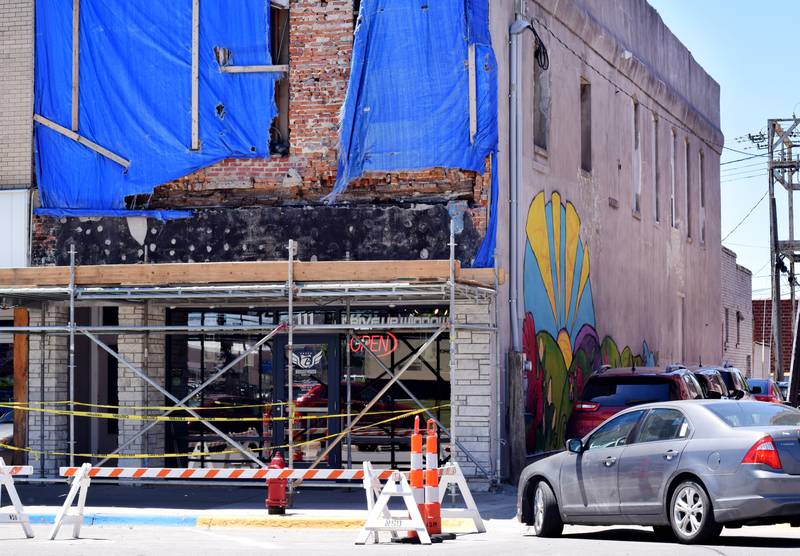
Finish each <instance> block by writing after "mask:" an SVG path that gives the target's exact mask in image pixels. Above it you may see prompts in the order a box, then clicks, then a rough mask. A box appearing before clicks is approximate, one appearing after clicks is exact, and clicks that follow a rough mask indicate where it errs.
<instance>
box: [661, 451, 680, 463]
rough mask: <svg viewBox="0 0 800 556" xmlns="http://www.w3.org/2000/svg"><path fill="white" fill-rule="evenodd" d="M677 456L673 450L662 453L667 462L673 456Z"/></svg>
mask: <svg viewBox="0 0 800 556" xmlns="http://www.w3.org/2000/svg"><path fill="white" fill-rule="evenodd" d="M677 455H678V452H676V451H675V450H667V451H666V452H665V453H664V459H665V460H667V461H672V460H673V459H674V458H675V456H677Z"/></svg>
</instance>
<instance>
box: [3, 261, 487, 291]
mask: <svg viewBox="0 0 800 556" xmlns="http://www.w3.org/2000/svg"><path fill="white" fill-rule="evenodd" d="M449 270H450V267H449V262H448V261H446V260H435V261H330V262H297V263H295V265H294V275H295V280H297V281H298V282H388V281H392V280H412V281H436V280H439V281H441V280H446V279H447V277H448V275H449ZM456 278H457V280H459V281H461V282H464V283H471V284H476V285H477V284H479V285H483V286H488V287H492V286H493V285H494V269H491V268H470V269H462V268H460V265H459V264H458V263H456ZM286 280H287V266H286V263H285V262H283V261H262V262H234V263H165V264H120V265H97V266H78V267H77V268H76V269H75V283H76V285H78V286H113V285H125V286H169V285H190V284H248V283H280V282H285V281H286ZM68 283H69V267H65V266H44V267H31V268H8V269H0V287H24V286H34V287H48V286H65V285H66V284H68Z"/></svg>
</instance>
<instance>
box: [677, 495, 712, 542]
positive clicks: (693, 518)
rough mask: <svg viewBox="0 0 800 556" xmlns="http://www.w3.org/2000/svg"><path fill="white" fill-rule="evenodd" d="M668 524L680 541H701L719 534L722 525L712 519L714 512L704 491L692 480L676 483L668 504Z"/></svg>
mask: <svg viewBox="0 0 800 556" xmlns="http://www.w3.org/2000/svg"><path fill="white" fill-rule="evenodd" d="M670 524H671V525H672V531H673V532H674V533H675V536H676V537H677V538H678V540H679V541H680V542H682V543H686V544H693V543H702V542H705V541H708V540H711V539H713V538H715V537H717V536H719V534H720V532H721V531H722V526H721V525H718V524H717V522H716V521H714V512H713V510H712V508H711V501H710V500H709V498H708V495H707V494H706V491H705V490H704V489H703V487H701V486H700V485H699V484H697V483H696V482H694V481H685V482H683V483H681V484H680V485H678V488H676V489H675V492H674V494H673V495H672V503H671V504H670Z"/></svg>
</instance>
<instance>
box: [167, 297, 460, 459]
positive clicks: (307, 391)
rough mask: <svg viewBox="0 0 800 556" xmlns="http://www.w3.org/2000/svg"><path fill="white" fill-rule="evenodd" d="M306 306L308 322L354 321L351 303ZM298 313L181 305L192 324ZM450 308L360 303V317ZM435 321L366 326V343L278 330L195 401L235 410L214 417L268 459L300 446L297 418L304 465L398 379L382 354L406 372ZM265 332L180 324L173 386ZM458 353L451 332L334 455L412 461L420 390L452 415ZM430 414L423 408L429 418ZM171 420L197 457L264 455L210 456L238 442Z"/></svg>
mask: <svg viewBox="0 0 800 556" xmlns="http://www.w3.org/2000/svg"><path fill="white" fill-rule="evenodd" d="M295 315H296V317H295V323H296V324H298V325H300V326H302V325H320V324H324V325H328V324H344V323H347V322H348V320H347V312H346V311H345V310H344V309H343V308H332V309H331V308H328V309H324V310H319V311H316V310H308V309H302V308H301V309H299V310H298V311H296V312H295ZM287 316H288V313H287V312H286V311H285V310H277V311H265V312H256V311H235V310H229V311H226V312H220V311H211V310H208V311H204V310H192V311H187V310H173V311H171V312H170V315H169V321H170V323H171V324H184V325H185V324H201V323H202V324H204V325H227V326H230V325H262V326H271V325H273V324H277V323H278V322H281V321H284V320H286V318H287ZM446 319H447V314H446V309H444V308H412V309H408V308H398V309H393V308H391V309H372V308H370V309H359V310H353V311H351V312H350V320H349V322H350V323H352V324H354V325H356V324H357V325H359V326H360V327H363V326H365V325H370V324H373V325H386V324H388V325H392V324H403V325H408V324H419V325H432V324H442V323H444V322H446ZM432 332H433V331H432V330H430V331H429V330H424V331H419V332H413V331H408V330H402V331H401V330H399V329H398V330H397V331H390V330H386V329H385V328H383V326H381V327H377V328H375V330H374V331H369V330H367V331H364V330H359V332H358V336H357V338H358V340H360V342H359V341H358V340H356V339H354V338H349V339H348V335H347V334H346V332H343V331H341V330H325V329H313V330H303V329H302V328H297V329H296V330H295V332H294V345H293V346H292V349H289V347H288V335H287V334H278V335H276V336H275V337H274V338H273V339H272V340H271V341H270V342H268V343H266V344H265V345H264V346H262V348H261V349H260V350H259V351H258V352H256V353H252V354H249V355H248V356H246V357H244V358H243V359H242V360H241V361H238V362H237V363H236V364H235V365H234V367H233V368H232V369H231V370H229V371H228V372H226V373H225V374H224V375H223V376H222V377H221V378H220V379H218V380H217V381H215V382H213V383H211V384H210V385H209V386H207V387H206V388H205V389H204V390H203V391H202V392H201V393H200V394H197V395H196V396H194V397H193V398H192V400H191V403H192V405H194V406H196V407H199V408H202V411H203V415H204V416H209V417H210V416H213V417H225V418H233V420H231V421H227V420H226V421H216V422H215V423H214V424H215V425H216V426H217V427H219V428H220V429H221V430H222V431H223V432H225V433H226V434H229V435H230V436H231V437H232V438H234V439H235V440H237V441H238V442H239V443H240V444H243V445H244V446H246V447H248V448H250V449H251V450H253V451H254V453H257V454H258V455H259V456H260V457H262V459H264V460H265V461H266V460H268V459H269V458H270V457H271V455H272V453H273V451H274V450H276V449H278V450H280V451H281V452H282V453H283V456H284V458H289V457H290V454H289V450H288V449H287V445H288V444H289V432H290V431H289V429H290V428H291V436H292V444H293V446H294V450H293V453H292V454H291V457H292V458H293V460H294V464H295V466H297V467H303V466H305V465H308V464H310V463H311V462H313V461H315V460H316V459H317V458H318V457H319V456H320V454H321V453H322V452H323V451H324V450H325V448H326V447H327V446H328V443H329V442H331V440H332V438H333V437H335V435H336V434H337V433H339V432H340V431H342V430H345V428H346V427H347V424H348V413H349V415H350V416H351V418H352V417H353V416H355V415H356V414H358V413H359V412H360V411H362V410H363V409H364V408H365V407H366V406H367V404H369V402H370V401H371V400H372V399H373V397H374V396H375V395H376V394H377V393H378V392H379V391H380V390H381V389H382V388H383V387H384V386H385V385H386V383H387V382H388V380H389V379H390V375H389V374H388V373H387V372H386V371H385V370H384V368H383V366H382V365H385V366H386V367H387V368H388V369H389V371H390V372H392V373H395V372H397V371H399V370H400V369H401V368H402V367H403V365H404V364H405V363H406V362H407V361H408V360H409V359H410V358H411V357H412V355H413V354H414V352H415V351H416V350H417V349H418V348H419V347H421V346H422V345H423V344H424V343H425V342H426V340H427V339H428V338H429V337H430V334H432ZM264 333H266V332H264ZM262 336H263V334H261V333H258V334H254V335H242V334H230V335H221V334H196V335H190V336H185V335H183V336H179V335H170V336H169V339H168V342H167V360H168V385H169V388H170V390H171V392H172V393H173V394H175V395H176V396H178V397H184V396H186V395H188V393H190V392H191V391H192V390H194V389H196V388H198V387H199V386H200V385H201V384H203V383H204V382H205V381H206V380H207V379H208V378H209V377H211V376H212V375H213V374H214V373H215V372H216V370H217V369H219V368H222V367H224V366H225V365H227V364H229V363H230V362H232V361H234V360H235V359H236V358H237V357H238V356H239V355H240V354H242V353H244V352H245V351H246V349H247V347H248V346H250V345H252V344H253V343H255V342H256V341H258V340H259V339H260V338H261V337H262ZM368 351H371V352H372V353H374V354H375V355H376V357H373V356H372V355H371V354H369V353H368ZM290 361H291V367H292V378H293V380H292V385H291V386H292V398H293V400H294V406H295V414H294V419H293V420H292V423H291V427H290V426H289V411H288V406H289V404H288V400H289V397H290V396H289V367H290V365H289V362H290ZM449 361H450V358H449V343H448V340H447V337H446V336H445V337H440V338H439V339H437V340H436V341H435V342H433V343H432V344H431V345H430V346H429V347H428V348H427V349H426V351H425V353H423V354H422V355H421V356H420V357H419V358H418V359H417V360H415V361H414V362H413V363H412V364H411V365H410V366H409V367H408V369H407V370H406V371H405V372H404V374H403V376H402V381H401V382H402V386H401V385H399V384H395V385H394V386H393V387H392V388H391V389H389V390H388V391H387V392H386V393H385V395H384V396H383V397H382V398H381V399H380V400H378V401H377V402H376V403H375V404H374V405H373V406H372V407H371V409H370V411H369V413H368V414H367V415H366V416H365V417H364V418H363V419H362V420H361V421H360V422H359V423H358V424H357V425H356V427H355V429H354V430H353V432H352V434H351V435H350V439H349V442H348V441H347V440H344V441H343V442H342V443H340V444H339V445H337V446H335V447H334V448H333V449H332V450H331V451H330V453H329V454H328V455H327V457H326V460H325V461H324V462H322V464H323V465H328V466H332V467H339V466H342V465H347V464H348V462H350V463H351V464H352V465H353V466H358V465H360V464H361V462H362V461H364V460H370V461H372V462H374V463H375V464H376V465H381V464H384V465H386V466H392V467H400V468H403V467H406V466H407V465H408V461H409V457H408V450H409V445H410V435H411V431H412V429H413V424H414V416H413V415H411V413H412V412H414V411H416V410H417V409H418V405H417V403H416V402H415V400H414V398H416V399H417V400H419V402H420V403H422V404H423V405H424V406H425V407H429V408H432V410H431V411H432V412H433V413H434V415H436V417H437V418H438V419H439V420H440V421H441V422H442V423H443V424H444V425H445V426H449V422H450V418H449V416H450V412H449V407H448V404H449V400H450V369H449ZM404 387H405V388H404ZM348 392H349V396H348ZM348 401H349V403H348ZM348 409H349V412H348ZM177 414H179V413H178V412H176V415H177ZM426 419H427V417H426V416H424V415H421V416H420V420H421V422H422V424H423V425H422V426H423V428H424V423H425V421H426ZM167 430H168V434H167V444H168V445H167V447H166V448H167V451H175V452H181V453H184V452H194V453H196V454H197V456H192V457H189V458H187V460H188V461H186V462H185V463H186V464H188V465H189V466H197V467H200V466H202V467H222V466H231V465H243V466H249V465H252V463H251V462H250V461H249V460H248V459H247V458H246V457H245V456H243V455H240V454H220V455H219V456H214V455H207V454H209V453H215V452H217V453H219V452H228V451H230V450H231V448H230V446H228V445H227V444H226V443H225V441H224V439H222V438H220V437H218V436H217V435H215V434H214V433H212V432H211V431H210V430H209V429H208V428H206V427H205V426H204V425H202V423H188V424H186V423H175V422H171V423H169V424H168V426H167ZM440 446H441V450H442V456H441V457H446V455H447V453H448V450H449V446H448V445H447V439H446V438H440Z"/></svg>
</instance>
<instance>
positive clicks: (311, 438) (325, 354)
mask: <svg viewBox="0 0 800 556" xmlns="http://www.w3.org/2000/svg"><path fill="white" fill-rule="evenodd" d="M287 342H288V336H286V335H281V336H279V337H278V338H276V340H275V344H274V346H273V352H272V353H273V362H274V363H273V372H274V375H273V383H272V384H273V399H274V400H275V401H277V402H288V400H289V360H290V357H291V361H292V367H293V370H292V372H293V397H294V404H295V416H294V420H293V421H292V438H293V443H294V445H295V446H294V450H293V454H292V455H291V457H292V458H293V460H294V464H295V466H296V467H303V466H304V465H307V464H311V463H312V462H314V461H315V460H316V459H317V457H318V456H319V455H320V454H321V453H322V451H323V450H325V448H326V447H327V445H328V442H330V441H331V440H333V438H329V437H330V436H331V435H335V434H336V433H338V432H341V430H342V429H341V422H342V419H341V418H340V417H331V416H333V415H339V413H341V404H340V397H339V390H340V382H341V368H340V365H339V363H340V361H339V349H340V346H339V343H340V340H339V335H338V334H333V335H331V334H295V335H294V346H293V347H294V349H293V350H292V351H291V352H289V349H288V346H287ZM272 417H278V418H273V419H272V438H271V439H270V443H269V444H268V446H267V447H268V448H269V446H270V444H271V446H283V445H286V444H288V443H289V436H288V429H289V426H288V419H289V417H290V416H289V408H288V404H286V403H284V404H283V405H278V404H276V405H275V406H273V411H272ZM269 451H270V452H271V451H272V450H269ZM282 452H283V454H284V456H286V454H287V452H288V450H285V449H284V450H282ZM326 459H327V464H328V465H329V466H330V467H341V443H340V444H338V445H337V446H336V447H335V448H334V449H333V450H331V452H330V454H328V457H327V458H326Z"/></svg>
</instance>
